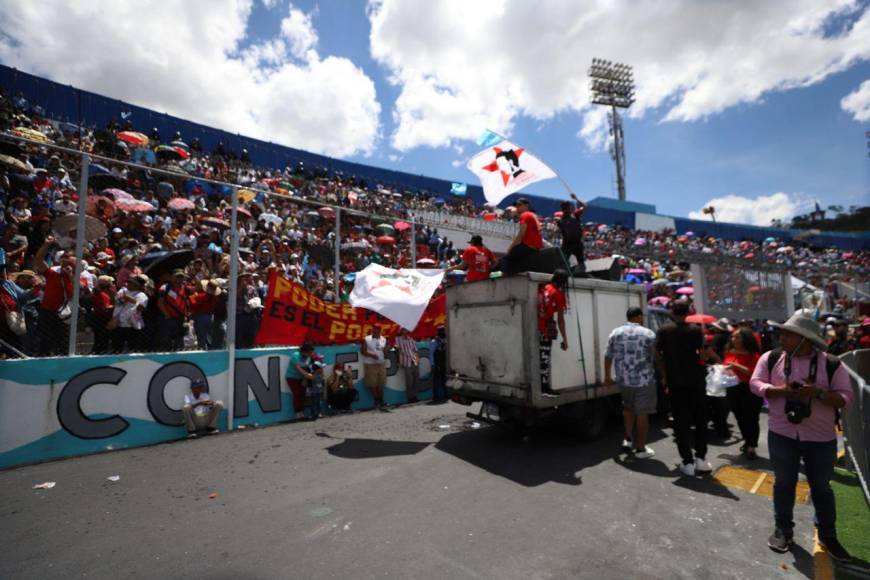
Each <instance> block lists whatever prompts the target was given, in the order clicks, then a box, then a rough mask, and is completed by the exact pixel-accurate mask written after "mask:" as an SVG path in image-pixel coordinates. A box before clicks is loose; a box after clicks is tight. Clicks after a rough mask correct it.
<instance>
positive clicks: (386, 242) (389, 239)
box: [375, 236, 396, 246]
mask: <svg viewBox="0 0 870 580" xmlns="http://www.w3.org/2000/svg"><path fill="white" fill-rule="evenodd" d="M375 241H376V242H377V243H379V244H380V245H382V246H392V245H393V244H395V243H396V238H394V237H393V236H378V237H377V238H375Z"/></svg>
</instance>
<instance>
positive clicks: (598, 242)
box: [595, 240, 607, 246]
mask: <svg viewBox="0 0 870 580" xmlns="http://www.w3.org/2000/svg"><path fill="white" fill-rule="evenodd" d="M595 245H596V246H604V245H607V242H605V241H604V240H595Z"/></svg>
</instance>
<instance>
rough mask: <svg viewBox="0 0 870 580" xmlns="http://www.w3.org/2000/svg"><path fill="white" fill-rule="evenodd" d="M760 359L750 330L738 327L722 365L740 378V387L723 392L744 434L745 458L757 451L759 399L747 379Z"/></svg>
mask: <svg viewBox="0 0 870 580" xmlns="http://www.w3.org/2000/svg"><path fill="white" fill-rule="evenodd" d="M760 357H761V351H760V349H759V348H758V342H756V340H755V337H754V336H753V334H752V331H751V330H749V329H747V328H738V329H736V330H735V331H734V332H733V333H732V334H731V341H730V342H729V344H728V350H727V351H725V359H724V360H723V361H722V362H723V364H724V365H725V366H726V367H727V368H728V369H729V370H730V371H731V372H733V373H734V374H735V375H737V378H738V379H740V384H739V385H737V386H735V387H731V388H729V389H726V391H725V392H726V395H727V397H728V402H729V403H730V404H731V410H732V411H733V412H734V416H735V417H736V418H737V425H738V426H739V427H740V433H741V434H742V435H743V446H742V447H741V448H740V450H741V451H743V453H744V454H745V455H746V457H747V458H748V459H756V458H757V457H758V455H757V454H756V449H757V448H758V435H759V431H760V427H759V425H758V416H759V415H760V414H761V403H762V400H761V397H757V396H755V395H754V394H753V393H752V391H750V390H749V379H750V378H751V377H752V372H753V371H754V370H755V365H756V364H757V363H758V359H759V358H760Z"/></svg>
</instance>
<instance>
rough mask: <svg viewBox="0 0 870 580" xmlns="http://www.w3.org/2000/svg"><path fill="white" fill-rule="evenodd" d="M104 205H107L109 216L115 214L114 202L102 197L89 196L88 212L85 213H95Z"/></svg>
mask: <svg viewBox="0 0 870 580" xmlns="http://www.w3.org/2000/svg"><path fill="white" fill-rule="evenodd" d="M105 204H108V207H110V208H111V211H110V212H109V215H112V214H114V213H115V202H114V201H112V200H111V199H110V198H108V197H104V196H102V195H89V196H88V208H87V210H88V211H87V213H89V214H93V213H97V210H98V209H99V208H100V207H101V206H104V205H105Z"/></svg>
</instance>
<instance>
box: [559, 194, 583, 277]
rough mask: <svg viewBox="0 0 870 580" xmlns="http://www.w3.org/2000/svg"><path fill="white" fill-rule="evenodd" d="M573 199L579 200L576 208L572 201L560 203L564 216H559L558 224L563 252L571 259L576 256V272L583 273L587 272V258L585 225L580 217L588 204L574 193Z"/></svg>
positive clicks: (566, 257)
mask: <svg viewBox="0 0 870 580" xmlns="http://www.w3.org/2000/svg"><path fill="white" fill-rule="evenodd" d="M571 199H573V200H574V201H576V202H577V208H576V209H575V208H574V206H573V204H572V203H571V202H570V201H563V202H562V204H561V205H560V208H561V210H562V217H560V218H559V222H558V225H559V232H560V233H561V235H562V254H563V255H564V256H565V259H566V260H570V259H571V256H574V258H575V259H576V260H577V267H576V268H574V273H575V274H582V273H584V272H586V258H585V257H584V255H583V225H582V224H581V222H580V218H581V217H582V216H583V212H584V211H586V204H585V203H583V202H582V201H580V199H579V198H578V197H577V196H576V195H574V194H573V193H572V194H571Z"/></svg>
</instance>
